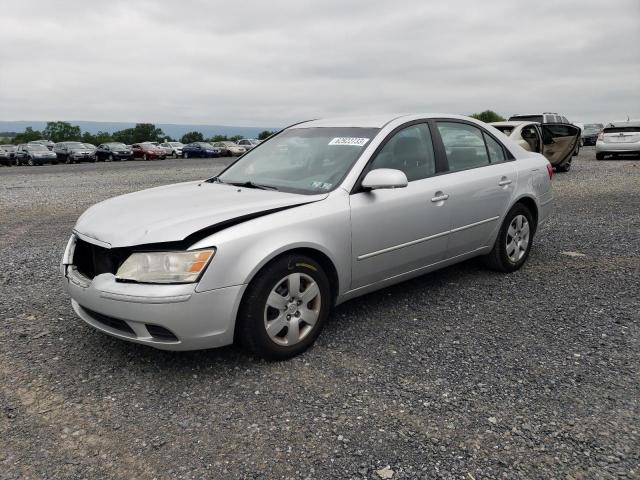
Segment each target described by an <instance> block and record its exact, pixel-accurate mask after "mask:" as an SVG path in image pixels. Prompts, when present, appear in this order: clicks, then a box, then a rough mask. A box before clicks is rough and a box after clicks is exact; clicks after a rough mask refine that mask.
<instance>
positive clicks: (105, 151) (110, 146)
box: [96, 142, 133, 162]
mask: <svg viewBox="0 0 640 480" xmlns="http://www.w3.org/2000/svg"><path fill="white" fill-rule="evenodd" d="M132 158H133V152H132V151H131V149H130V148H129V147H127V146H126V145H125V144H124V143H119V142H109V143H103V144H101V145H98V148H97V149H96V162H97V161H100V160H102V161H103V162H107V161H108V162H112V161H114V160H131V159H132Z"/></svg>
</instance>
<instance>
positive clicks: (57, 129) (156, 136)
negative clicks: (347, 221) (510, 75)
mask: <svg viewBox="0 0 640 480" xmlns="http://www.w3.org/2000/svg"><path fill="white" fill-rule="evenodd" d="M470 116H471V117H473V118H476V119H478V120H481V121H483V122H486V123H490V122H501V121H503V120H504V117H502V116H501V115H499V114H497V113H496V112H494V111H493V110H485V111H484V112H479V113H472V114H471V115H470ZM274 133H275V132H271V131H269V130H264V131H262V132H260V134H259V135H258V140H264V139H266V138H268V137H270V136H271V135H273V134H274ZM242 138H244V137H243V136H242V135H234V136H232V137H227V136H226V135H214V136H213V137H211V138H205V137H204V135H202V133H201V132H197V131H194V132H187V133H185V134H184V135H183V136H182V137H181V138H180V141H181V142H182V143H192V142H222V141H224V140H230V141H232V142H237V141H238V140H241V139H242ZM42 139H46V140H51V141H52V142H55V143H57V142H69V141H77V142H83V143H91V144H93V145H100V144H101V143H107V142H122V143H125V144H127V145H131V144H132V143H141V142H165V141H167V142H173V141H175V140H174V139H173V138H171V137H170V136H168V135H165V133H164V132H163V131H162V129H161V128H157V127H156V126H155V125H154V124H153V123H137V124H136V126H135V127H133V128H125V129H124V130H118V131H116V132H113V133H109V132H98V133H96V134H93V133H90V132H82V131H81V130H80V127H79V126H77V125H71V124H70V123H69V122H47V126H46V127H45V129H44V130H42V131H39V130H34V129H33V128H31V127H27V128H26V130H25V131H24V132H21V133H18V134H16V136H15V137H13V138H5V139H4V141H3V142H4V143H14V144H20V143H28V142H31V141H33V140H42Z"/></svg>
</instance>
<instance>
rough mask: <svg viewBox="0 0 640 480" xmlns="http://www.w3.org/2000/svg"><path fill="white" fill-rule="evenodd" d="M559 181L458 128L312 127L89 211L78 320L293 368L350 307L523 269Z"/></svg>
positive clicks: (153, 342)
mask: <svg viewBox="0 0 640 480" xmlns="http://www.w3.org/2000/svg"><path fill="white" fill-rule="evenodd" d="M301 152H304V155H301ZM551 177H552V170H551V166H550V165H549V162H548V161H547V160H546V159H545V158H544V157H543V156H542V155H540V154H538V153H533V152H530V151H526V150H523V149H522V148H520V147H519V146H518V145H517V144H516V143H515V142H513V141H511V140H510V139H509V138H507V137H505V136H504V135H501V134H499V132H497V131H496V130H495V129H493V128H491V127H488V126H487V125H486V124H485V123H483V122H480V121H477V120H475V119H471V118H468V117H462V116H459V115H403V116H400V117H391V116H379V117H357V118H351V119H349V118H341V119H333V120H332V119H325V120H314V121H309V122H303V123H300V124H297V125H295V126H292V127H290V128H288V129H285V130H283V131H281V132H280V133H278V134H276V135H274V136H272V137H271V138H270V139H269V140H267V141H265V142H264V144H263V145H262V146H261V147H260V148H258V149H255V150H252V151H249V152H247V153H246V154H245V155H243V156H242V157H240V159H238V160H237V161H236V162H233V163H232V164H231V165H230V166H229V167H227V169H225V170H224V171H223V172H222V173H220V174H218V175H217V176H215V177H212V178H209V179H208V180H204V181H201V180H198V181H192V182H186V183H179V184H176V185H165V186H161V187H156V188H152V189H149V190H144V191H141V192H137V193H129V194H127V195H123V196H120V197H116V198H112V199H110V200H106V201H102V202H100V203H98V204H97V205H94V206H92V207H90V208H89V210H87V211H86V212H85V213H84V214H82V215H81V216H80V218H79V219H78V221H77V223H76V225H75V227H74V228H73V233H72V235H71V237H70V239H69V242H68V244H67V248H66V250H65V253H64V255H63V258H62V262H61V273H62V276H63V278H64V285H65V288H66V290H67V292H68V293H69V295H70V297H71V304H72V307H73V309H74V311H75V312H76V314H77V315H78V316H79V317H80V318H82V320H84V321H85V322H86V323H87V324H89V325H91V326H92V327H93V328H95V329H97V330H100V331H102V332H104V333H107V334H109V335H111V336H114V337H117V338H120V339H123V340H127V341H131V342H137V343H141V344H144V345H149V346H152V347H156V348H160V349H166V350H196V349H203V348H212V347H220V346H223V345H228V344H231V343H233V342H234V341H236V342H240V343H241V344H243V345H244V346H245V347H246V348H247V349H248V350H249V351H251V352H252V353H253V354H256V355H259V356H262V357H267V358H273V359H284V358H289V357H292V356H294V355H297V354H299V353H301V352H302V351H304V350H305V349H307V348H308V347H309V346H310V345H312V344H313V342H314V341H315V340H316V338H317V337H318V335H319V334H320V331H321V330H322V328H323V326H324V324H325V323H326V321H327V319H328V317H329V314H330V311H331V309H332V308H333V306H334V305H338V304H340V303H343V302H345V301H346V300H349V299H351V298H355V297H358V296H360V295H364V294H366V293H369V292H373V291H375V290H379V289H381V288H383V287H386V286H389V285H392V284H395V283H399V282H402V281H404V280H408V279H410V278H413V277H417V276H419V275H422V274H425V273H428V272H430V271H433V270H436V269H439V268H443V267H446V266H448V265H452V264H454V263H457V262H461V261H463V260H467V259H469V258H472V257H476V256H479V255H484V256H485V261H486V264H487V265H488V266H489V267H490V268H492V269H495V270H497V271H501V272H505V273H506V272H513V271H516V270H518V269H519V268H520V267H522V266H523V265H524V263H525V262H526V261H527V258H528V255H529V252H530V251H531V246H532V244H533V240H534V236H535V234H536V232H537V230H538V227H539V225H540V224H542V223H543V222H544V221H545V220H546V219H547V218H548V216H549V214H550V211H551V208H552V204H553V191H552V187H551ZM513 281H514V282H518V277H514V278H513ZM479 282H480V283H479V285H480V284H481V282H482V280H479ZM480 287H481V285H480ZM454 290H455V289H454ZM452 294H455V291H452ZM411 333H412V332H401V333H398V334H399V335H407V336H408V335H411Z"/></svg>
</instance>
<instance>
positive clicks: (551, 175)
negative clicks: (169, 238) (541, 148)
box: [547, 163, 553, 180]
mask: <svg viewBox="0 0 640 480" xmlns="http://www.w3.org/2000/svg"><path fill="white" fill-rule="evenodd" d="M547 173H548V174H549V180H551V179H552V178H553V167H552V166H551V164H550V163H547Z"/></svg>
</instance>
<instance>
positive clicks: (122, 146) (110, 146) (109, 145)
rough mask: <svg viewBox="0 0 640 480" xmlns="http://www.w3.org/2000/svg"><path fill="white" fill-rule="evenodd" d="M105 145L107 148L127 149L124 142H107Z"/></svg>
mask: <svg viewBox="0 0 640 480" xmlns="http://www.w3.org/2000/svg"><path fill="white" fill-rule="evenodd" d="M106 145H107V146H108V147H109V148H115V149H121V150H126V149H127V146H126V145H125V144H124V143H107V144H106Z"/></svg>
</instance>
